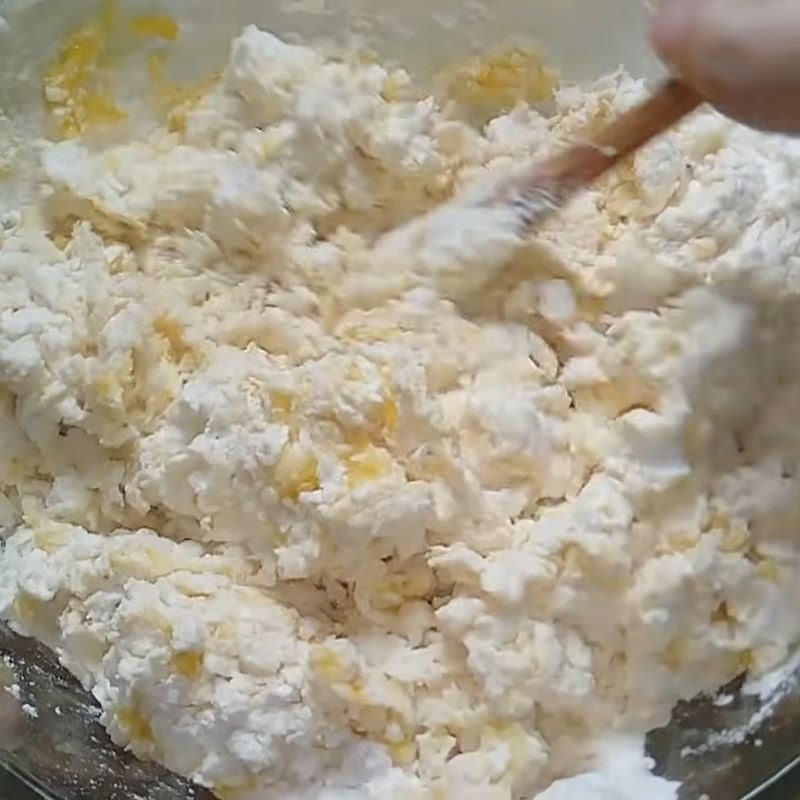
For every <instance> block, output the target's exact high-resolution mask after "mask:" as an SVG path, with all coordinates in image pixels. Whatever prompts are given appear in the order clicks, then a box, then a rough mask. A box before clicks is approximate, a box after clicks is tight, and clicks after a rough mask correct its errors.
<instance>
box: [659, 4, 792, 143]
mask: <svg viewBox="0 0 800 800" xmlns="http://www.w3.org/2000/svg"><path fill="white" fill-rule="evenodd" d="M651 38H652V40H653V44H654V46H655V48H656V50H657V51H658V53H659V55H660V56H661V57H662V58H663V59H664V61H665V62H666V63H667V64H668V65H669V66H670V67H671V69H672V70H673V71H674V72H675V74H676V75H677V76H678V77H680V78H681V79H683V80H684V81H686V82H687V83H689V84H690V85H691V86H693V87H694V88H695V89H696V90H697V91H698V92H700V94H702V95H703V96H704V97H705V98H706V99H707V100H708V101H709V102H710V103H712V104H713V105H715V106H716V107H717V108H719V110H720V111H722V112H723V113H725V114H727V115H729V116H731V117H733V118H734V119H738V120H740V121H741V122H744V123H746V124H748V125H751V126H753V127H756V128H761V129H764V130H774V131H782V132H785V133H800V0H664V2H663V3H662V6H661V9H660V12H659V13H658V14H657V16H656V19H655V22H654V24H653V29H652V34H651Z"/></svg>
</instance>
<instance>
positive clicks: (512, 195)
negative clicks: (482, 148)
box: [482, 79, 704, 229]
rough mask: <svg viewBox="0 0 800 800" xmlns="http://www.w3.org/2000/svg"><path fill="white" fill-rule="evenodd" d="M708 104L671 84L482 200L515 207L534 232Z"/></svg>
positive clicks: (683, 87)
mask: <svg viewBox="0 0 800 800" xmlns="http://www.w3.org/2000/svg"><path fill="white" fill-rule="evenodd" d="M703 102H704V101H703V98H702V97H701V96H700V95H699V94H697V92H695V90H694V89H692V88H691V87H690V86H687V85H686V84H685V83H682V82H681V81H679V80H675V79H673V80H669V81H667V82H666V83H664V84H662V85H661V86H660V87H659V88H658V89H656V91H655V92H653V94H652V95H651V96H650V97H649V98H648V99H647V100H645V101H644V102H642V103H640V104H638V105H636V106H634V107H633V108H631V109H629V110H628V111H626V112H624V113H623V114H621V115H620V116H619V117H618V118H617V120H616V121H615V122H613V123H611V124H610V125H609V126H608V127H607V128H606V129H605V130H604V131H602V132H601V133H600V134H599V135H598V136H596V137H595V138H593V139H592V140H591V141H588V142H585V143H581V144H575V145H573V146H571V147H569V148H568V149H567V150H565V151H564V152H563V153H559V154H558V155H555V156H553V157H551V158H549V159H548V160H546V161H543V162H541V163H538V164H535V165H533V166H531V167H529V168H527V169H525V170H523V171H521V172H519V173H517V174H515V175H514V176H512V177H511V178H509V179H508V180H507V181H504V182H502V183H500V184H498V185H497V187H496V191H495V193H494V195H490V196H488V197H485V198H483V200H482V204H485V205H497V204H504V203H508V204H511V205H513V206H514V207H516V208H517V210H518V212H519V220H520V223H521V224H522V225H523V226H524V227H525V228H527V229H531V228H533V227H535V226H536V225H537V224H539V223H540V222H541V221H542V220H543V219H544V218H545V217H547V216H548V215H549V214H551V213H553V212H554V211H556V210H558V209H559V208H561V207H562V206H563V205H564V204H565V203H566V202H567V201H568V200H569V199H570V198H571V197H572V196H573V195H574V194H576V193H577V192H579V191H580V190H581V189H584V188H586V187H587V186H589V185H590V184H592V183H593V182H594V181H596V180H597V179H598V178H600V177H601V176H602V175H604V174H605V173H606V172H608V171H609V170H610V169H612V168H613V167H614V166H616V165H617V164H618V163H619V162H620V161H622V160H623V159H624V158H626V157H627V156H629V155H631V154H632V153H634V152H636V151H637V150H638V149H639V148H641V147H642V146H644V145H645V144H647V143H648V142H649V141H650V140H651V139H654V138H655V137H656V136H658V135H660V134H662V133H664V132H665V131H667V130H668V129H669V128H671V127H672V126H673V125H675V124H676V123H678V122H680V121H681V120H682V119H683V118H684V117H685V116H687V115H688V114H690V113H691V112H692V111H694V110H695V109H697V108H698V107H699V106H700V105H702V103H703Z"/></svg>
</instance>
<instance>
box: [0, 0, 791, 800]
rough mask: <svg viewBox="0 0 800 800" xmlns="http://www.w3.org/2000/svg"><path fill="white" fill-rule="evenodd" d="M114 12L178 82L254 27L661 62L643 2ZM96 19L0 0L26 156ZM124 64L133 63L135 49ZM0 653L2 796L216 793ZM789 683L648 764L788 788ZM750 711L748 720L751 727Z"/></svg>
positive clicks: (784, 791) (2, 104) (420, 49)
mask: <svg viewBox="0 0 800 800" xmlns="http://www.w3.org/2000/svg"><path fill="white" fill-rule="evenodd" d="M122 5H123V6H127V7H130V8H131V9H136V10H140V9H141V10H143V11H147V12H152V11H154V10H157V11H159V12H162V11H165V12H167V13H169V14H170V15H172V16H173V17H174V18H175V19H176V20H177V21H178V22H179V23H180V24H181V28H182V36H181V37H180V39H179V40H178V41H177V42H176V43H175V44H174V46H172V48H171V52H170V62H169V69H170V71H171V74H172V75H173V76H174V77H176V78H180V79H187V78H191V77H194V76H199V75H206V74H208V73H209V72H212V71H213V70H214V69H216V68H218V67H220V66H221V65H222V63H223V62H224V59H225V55H226V50H227V46H228V43H229V41H230V39H231V38H232V37H233V36H234V35H235V34H236V33H237V32H238V31H239V30H240V29H241V28H242V26H243V25H245V24H247V23H255V24H258V25H260V26H263V27H266V28H269V29H270V30H273V31H275V32H276V33H278V34H279V35H281V36H284V37H287V36H288V37H290V38H291V37H292V36H294V35H297V36H298V37H301V38H302V39H304V40H315V41H323V42H325V43H327V44H329V45H331V46H335V45H336V43H337V42H345V41H352V40H353V38H354V37H355V38H358V39H361V40H362V41H363V43H364V45H365V46H367V47H369V48H370V49H373V50H375V51H377V53H378V54H379V55H380V56H381V58H382V59H383V60H387V61H390V62H398V63H400V64H402V65H403V66H404V67H406V68H407V69H408V70H409V71H411V72H413V73H415V74H416V76H417V77H418V78H421V79H422V80H424V79H425V78H426V76H429V75H431V74H432V73H433V72H435V71H436V70H437V69H438V68H440V67H441V66H442V65H443V63H444V62H446V61H450V60H455V59H458V58H459V57H461V56H464V55H466V54H468V53H472V52H475V51H479V50H483V49H486V48H487V47H489V46H491V45H492V44H494V43H496V42H498V41H502V40H504V39H506V40H507V39H508V38H509V37H508V33H509V32H510V31H514V32H516V33H517V35H519V33H520V32H522V31H524V32H525V38H526V39H532V40H534V41H536V43H537V46H538V47H539V49H540V51H541V52H542V54H543V55H544V56H545V58H546V59H547V61H548V62H550V63H552V64H554V65H556V66H557V67H558V69H559V70H560V72H561V73H562V75H563V76H564V78H565V79H566V80H575V81H580V80H584V79H588V78H591V77H596V76H598V75H600V74H602V73H606V72H609V71H611V70H613V69H615V68H616V67H617V66H619V65H624V66H625V67H626V68H627V69H628V70H629V71H630V72H632V73H634V74H636V75H644V76H653V75H655V74H657V71H658V66H657V64H656V63H655V61H654V60H653V58H652V57H651V56H650V55H649V53H648V51H647V48H646V46H645V36H644V30H645V26H646V19H647V13H648V12H647V9H646V8H645V6H644V5H643V4H642V2H640V0H591V2H587V0H486V2H484V1H483V0H403V2H397V3H394V2H389V0H385V2H376V0H272V1H271V2H264V0H262V1H261V2H256V1H255V0H226V2H224V3H219V2H214V1H213V0H157V3H155V4H153V3H149V2H144V0H142V2H139V1H138V0H131V2H123V3H122ZM95 12H96V8H95V3H94V2H92V0H70V2H63V0H0V15H2V18H3V20H4V22H3V24H2V26H0V76H2V78H0V108H2V109H3V110H4V111H5V113H6V114H7V115H8V117H9V119H10V124H11V126H12V129H13V131H14V134H15V135H16V136H18V137H19V144H20V152H19V155H18V158H19V160H20V161H19V163H23V164H24V160H25V159H26V158H30V159H33V158H35V151H34V148H33V147H32V145H31V142H32V141H33V139H34V138H35V136H36V135H38V134H39V133H40V131H41V125H42V109H41V103H40V86H41V72H42V68H43V66H44V65H45V64H46V63H47V62H48V60H50V59H51V58H52V57H53V54H54V52H55V50H56V48H57V46H58V42H59V41H60V40H61V38H62V37H63V35H64V33H65V32H66V31H68V30H69V29H70V28H71V27H72V26H73V25H75V24H77V23H78V22H79V21H81V20H82V19H84V18H86V17H87V16H88V15H90V14H92V13H95ZM130 58H131V59H132V60H131V61H130V64H134V61H133V59H134V58H135V55H133V54H132V55H131V56H130ZM117 67H118V69H119V73H120V76H121V77H120V80H121V82H122V83H125V81H128V82H129V89H130V93H131V94H134V93H135V86H136V81H137V79H140V78H141V70H137V69H134V68H132V67H130V65H129V67H128V68H127V69H126V57H124V56H123V57H122V58H121V59H120V60H119V63H118V65H117ZM123 94H124V92H123ZM142 124H145V125H146V124H147V121H146V120H142ZM16 172H17V174H19V172H20V170H16ZM26 188H27V187H26V186H25V184H24V178H23V180H22V181H17V182H15V181H14V180H13V179H9V180H5V181H2V182H0V210H2V208H3V206H11V205H12V204H16V203H18V202H19V201H20V198H21V197H22V196H24V192H25V191H26ZM0 655H2V656H4V658H5V661H6V673H7V674H6V675H5V680H6V681H7V682H8V684H9V685H10V686H11V688H12V691H13V693H14V694H15V695H16V696H17V698H18V699H19V701H20V703H22V704H23V707H24V709H25V713H23V715H22V723H21V729H20V730H19V731H18V735H16V736H14V737H10V738H9V740H8V741H6V740H5V739H3V740H2V744H3V745H4V746H7V749H5V750H1V751H0V798H2V800H23V799H24V798H26V797H28V796H30V797H45V798H52V800H79V798H92V800H111V799H112V798H115V799H118V800H123V798H149V800H178V798H187V797H195V798H197V799H198V800H204V799H206V798H208V799H209V800H210V795H209V794H207V793H206V792H205V791H204V790H201V789H196V788H194V787H191V786H190V785H189V784H188V783H187V782H186V781H184V780H182V779H180V778H177V777H175V776H174V775H171V774H169V773H167V772H166V771H165V770H163V769H161V768H159V767H157V766H155V765H153V764H145V763H142V762H139V761H137V760H136V759H135V758H133V757H132V756H130V755H129V754H127V753H125V752H123V751H121V750H120V749H118V748H116V747H115V746H114V745H113V744H111V742H110V741H109V739H108V737H107V736H106V734H105V733H104V731H103V729H102V727H101V725H100V723H99V712H98V710H97V708H96V706H95V704H94V702H93V701H92V699H91V698H90V697H89V696H88V695H87V693H86V692H84V691H83V690H82V689H81V688H80V686H79V685H78V684H77V682H76V681H75V680H74V679H73V678H72V677H71V676H70V675H69V674H68V673H67V672H66V671H65V670H64V669H63V668H61V667H60V666H59V664H58V662H57V660H56V658H55V657H54V656H53V655H52V654H51V653H50V652H49V651H48V650H47V649H46V648H44V647H42V646H41V645H39V644H37V643H35V642H33V641H30V640H25V639H22V638H21V637H18V636H17V635H15V634H14V633H12V632H11V631H10V630H9V629H8V628H6V627H5V626H2V625H0ZM797 672H798V674H800V671H797ZM0 677H3V676H0ZM793 679H794V675H793V674H792V673H787V683H786V686H788V687H789V688H788V689H787V688H786V686H785V687H784V691H782V692H780V693H779V695H778V697H777V699H773V700H770V701H769V702H767V703H766V704H765V705H764V701H763V700H762V699H760V698H759V697H757V696H753V695H748V694H747V693H744V692H742V691H741V687H740V686H736V685H735V686H731V687H726V688H725V689H724V690H722V691H721V692H720V694H719V696H717V697H705V698H699V699H696V700H695V701H693V702H691V703H686V704H684V705H682V706H680V707H678V708H677V709H676V710H675V713H674V716H673V720H672V723H671V724H670V726H669V727H667V728H664V729H662V730H658V731H654V732H653V733H652V734H651V736H650V739H649V743H648V747H649V751H650V753H651V755H652V756H653V757H654V759H655V760H656V762H657V765H658V768H657V771H658V772H659V773H663V774H666V775H667V776H669V777H671V778H675V779H678V780H681V781H683V782H684V786H683V789H682V790H681V797H684V798H700V797H702V796H703V795H707V796H708V797H709V798H712V800H733V799H734V798H757V797H758V798H767V797H768V796H769V797H771V798H777V797H785V798H790V797H796V796H797V795H798V794H800V778H794V779H793V777H792V768H793V766H794V764H795V763H798V762H800V690H796V691H795V690H793V689H792V688H791V687H792V686H793V685H794V683H793ZM762 706H763V707H762ZM759 711H760V713H759ZM754 715H755V718H756V720H757V722H756V723H755V724H753V725H750V726H749V727H746V723H747V722H748V721H751V720H752V719H753V718H754ZM731 731H734V733H731ZM736 731H739V732H738V733H736ZM709 742H710V743H711V744H709ZM793 784H794V789H793ZM776 792H778V793H776ZM576 800H577V799H576Z"/></svg>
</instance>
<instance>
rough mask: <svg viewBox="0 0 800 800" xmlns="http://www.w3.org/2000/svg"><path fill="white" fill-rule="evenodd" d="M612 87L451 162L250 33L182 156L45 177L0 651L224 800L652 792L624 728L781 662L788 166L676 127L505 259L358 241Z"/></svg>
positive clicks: (793, 388)
mask: <svg viewBox="0 0 800 800" xmlns="http://www.w3.org/2000/svg"><path fill="white" fill-rule="evenodd" d="M642 91H643V89H642V87H641V85H640V84H639V83H637V82H635V81H632V80H630V79H628V78H627V77H615V78H613V79H606V80H603V81H600V82H599V83H598V84H597V85H595V86H593V87H590V88H588V89H587V90H585V91H583V90H578V89H563V90H560V91H558V92H557V93H556V96H555V107H556V112H555V114H554V115H553V116H552V117H551V118H544V117H542V116H541V115H540V114H538V113H537V112H535V111H533V110H531V109H529V108H527V107H524V106H522V107H519V108H517V109H515V110H514V111H512V112H511V113H510V114H508V115H505V116H501V117H499V118H497V119H495V120H493V121H492V122H491V123H490V124H489V125H488V126H487V127H486V129H485V130H484V131H477V130H474V129H472V128H470V127H468V126H467V125H466V124H464V123H462V122H460V121H458V120H457V119H455V118H452V117H451V116H450V115H449V113H448V111H447V109H446V108H444V107H443V106H442V104H441V103H439V102H437V101H436V100H434V99H432V98H426V97H419V96H418V95H417V93H416V92H415V91H414V89H413V87H411V86H410V85H409V81H408V80H407V78H406V76H405V75H404V74H403V73H401V72H387V71H386V70H385V69H383V68H382V67H380V66H378V65H376V64H372V63H366V62H361V61H353V62H341V63H333V62H331V61H327V60H325V59H323V57H322V56H320V55H319V54H317V53H315V52H314V51H312V50H310V49H307V48H304V47H299V46H290V45H287V44H284V43H283V42H281V41H279V40H278V39H276V38H275V37H273V36H271V35H270V34H268V33H264V32H260V31H257V30H255V29H249V30H247V31H246V32H245V33H244V34H243V36H242V37H241V38H240V39H238V40H237V41H236V42H235V43H234V45H233V49H232V54H231V59H230V64H229V66H228V68H227V71H226V73H225V75H224V78H223V79H222V81H221V82H220V83H219V85H218V86H217V87H216V88H213V89H212V90H211V91H210V92H209V93H208V94H207V95H206V96H205V98H204V99H202V100H201V101H200V102H199V104H197V105H196V106H195V107H194V108H193V109H192V110H191V111H189V112H188V113H187V114H186V116H185V119H182V120H180V121H178V122H176V123H175V124H174V125H173V128H174V130H172V131H168V130H166V129H164V130H160V131H158V132H156V133H154V134H153V135H151V136H149V137H148V138H146V139H144V140H139V141H132V142H130V143H128V144H125V145H119V146H115V147H113V148H107V149H105V150H100V151H98V150H92V149H90V148H89V147H88V146H87V145H85V144H83V143H81V142H80V141H79V140H72V141H68V142H63V143H58V144H53V145H49V146H47V147H46V148H45V150H44V155H43V163H44V170H45V173H46V176H47V177H46V182H47V184H48V186H49V187H50V191H49V193H48V194H47V195H46V196H45V197H44V199H43V200H42V204H41V208H40V209H39V213H37V214H34V213H32V212H31V211H28V212H26V213H25V214H22V215H21V216H20V217H19V218H18V219H17V220H16V221H15V220H13V219H12V220H11V221H9V223H8V226H7V228H8V229H7V230H5V231H4V232H3V234H2V248H1V249H0V386H1V388H0V453H2V457H0V486H2V490H3V495H2V500H1V501H0V522H2V524H3V526H4V527H5V529H6V532H7V539H6V543H5V548H4V550H3V551H2V553H0V614H2V616H3V617H4V618H7V619H9V620H11V621H12V623H13V624H14V626H15V627H16V628H17V629H19V630H21V631H24V632H26V633H30V634H33V635H35V636H37V637H38V638H40V639H42V640H43V641H45V642H47V643H48V644H49V645H50V646H52V647H53V648H55V649H56V650H57V652H58V653H59V655H60V657H61V658H62V660H63V661H64V663H65V664H66V665H67V666H68V667H69V668H70V669H71V670H73V671H74V672H75V674H76V675H78V676H79V677H80V679H81V680H82V681H83V682H84V684H85V685H86V686H87V687H89V688H91V690H92V691H93V693H94V695H95V697H97V699H98V700H99V702H100V703H101V705H102V707H103V709H104V717H103V719H104V722H105V724H106V725H107V726H108V728H109V730H110V731H111V734H112V735H113V737H114V738H115V740H117V741H118V742H120V743H124V744H126V745H128V746H130V747H131V748H132V749H133V750H134V752H136V753H137V754H138V755H140V756H142V757H148V758H153V759H157V760H159V761H161V762H163V763H164V764H166V765H167V766H169V767H170V768H172V769H174V770H176V771H178V772H180V773H182V774H185V775H187V776H190V777H192V778H193V779H195V780H196V781H198V782H200V783H202V784H203V785H206V786H209V787H211V788H212V789H213V790H214V791H215V792H216V793H217V794H218V795H219V796H220V797H221V798H224V799H225V800H228V799H229V798H237V800H238V799H239V798H242V799H244V800H256V798H258V800H279V799H280V800H312V799H313V800H356V799H359V800H361V799H362V798H363V799H364V800H366V799H368V798H375V799H376V800H377V798H380V799H381V800H388V798H397V799H398V800H399V799H400V798H402V799H403V800H520V798H525V799H526V800H528V799H529V798H534V797H540V798H541V800H555V799H556V798H567V797H569V798H572V797H576V796H580V797H581V798H588V797H592V798H594V797H597V798H603V800H612V799H615V800H616V799H621V800H627V799H628V798H634V797H636V798H639V797H644V796H647V797H653V798H656V797H657V798H659V799H660V798H669V797H673V796H675V787H674V786H672V785H670V784H668V783H666V782H665V781H662V780H659V779H655V778H652V777H650V776H649V774H648V772H647V766H648V765H647V763H646V762H645V761H644V759H643V758H642V755H641V746H642V740H643V735H644V733H645V732H646V731H647V730H648V729H649V728H651V727H654V726H657V725H660V724H662V723H663V722H664V721H665V720H666V719H667V717H668V715H669V711H670V709H671V708H672V706H673V705H674V703H675V702H676V701H677V700H679V699H681V698H688V697H691V696H693V695H694V694H695V693H696V692H698V691H701V690H713V689H716V688H717V687H719V686H721V685H724V684H725V683H726V682H728V681H729V680H731V679H732V678H734V677H735V676H736V675H737V674H739V673H741V672H742V671H743V670H745V669H749V670H751V671H752V673H753V674H762V673H765V672H767V671H769V670H771V669H772V668H774V667H776V666H778V665H779V664H781V663H782V662H783V661H784V660H785V659H786V657H787V655H788V653H789V652H790V649H791V648H792V647H793V646H794V645H795V644H796V643H797V642H798V640H799V639H800V615H798V614H797V613H796V609H797V608H798V603H800V546H798V544H797V539H796V535H795V533H796V531H797V529H798V525H799V524H800V504H798V497H800V485H798V484H800V471H798V467H799V466H800V426H798V425H797V424H796V423H797V413H798V412H797V409H798V408H800V370H798V368H797V364H798V363H800V336H798V335H797V331H798V326H799V325H800V301H799V300H798V297H800V295H798V288H800V281H799V280H798V277H799V276H800V272H798V267H799V266H800V261H798V256H797V253H798V252H800V180H798V178H800V144H798V143H796V142H791V141H788V140H785V139H781V138H776V137H768V136H764V135H760V134H756V133H753V132H749V131H747V130H744V129H742V128H740V127H737V126H735V125H733V124H732V123H729V122H727V121H725V120H723V119H721V118H719V117H717V116H716V115H714V114H712V113H710V112H708V113H702V114H699V115H698V116H696V117H695V118H693V119H692V120H691V121H689V122H687V123H686V124H685V125H683V126H682V127H681V129H680V130H679V131H677V132H676V133H674V134H670V135H669V136H667V137H665V138H664V139H662V140H661V141H659V142H657V143H656V144H655V145H653V146H652V147H650V148H648V150H647V151H646V152H644V153H642V154H641V155H640V156H638V157H637V158H636V159H635V161H633V162H632V163H631V164H630V165H629V166H626V167H624V168H622V169H620V170H619V171H617V172H615V173H614V174H613V175H612V176H610V177H609V178H608V179H606V181H605V182H604V183H603V184H602V185H601V186H600V187H599V188H598V189H597V190H596V191H594V192H591V193H588V194H586V195H585V196H583V197H582V198H580V199H579V200H577V201H576V202H574V203H573V204H572V205H571V206H570V207H569V208H568V209H567V210H566V211H564V212H563V213H561V214H560V215H559V216H558V217H557V218H556V219H554V220H553V221H552V222H551V223H550V224H549V225H548V226H547V228H546V229H545V230H543V231H542V232H541V234H540V235H539V237H538V238H530V239H528V240H526V241H524V242H523V241H516V239H515V238H514V239H513V240H512V241H506V240H505V239H504V238H503V237H498V238H497V239H494V240H492V245H493V248H494V247H495V246H496V248H497V249H493V250H492V252H491V253H489V254H488V255H487V254H486V253H485V252H484V251H478V250H477V249H476V248H477V247H479V246H483V244H485V242H486V239H485V238H484V237H483V236H475V235H474V229H472V227H471V226H472V224H473V222H476V221H475V220H472V219H471V220H464V219H461V218H459V217H458V215H455V216H454V217H448V218H446V219H444V221H443V222H442V225H443V226H444V227H441V226H440V227H439V228H437V229H436V230H435V231H434V233H435V237H434V238H435V243H436V247H435V248H433V247H432V246H431V241H432V240H431V239H430V238H428V237H427V235H423V236H421V237H420V238H413V237H412V240H408V239H406V240H404V242H405V243H404V244H403V247H400V246H399V245H398V246H387V243H389V245H391V243H392V242H395V244H396V243H397V239H396V238H393V237H388V238H382V239H380V244H379V245H378V246H377V247H375V248H373V246H372V245H373V243H374V242H375V241H376V240H378V239H379V238H380V237H381V236H382V235H383V234H385V233H386V232H387V231H389V230H391V229H393V228H395V227H397V226H399V225H401V224H403V223H405V222H408V221H409V220H411V219H413V218H414V217H415V216H416V215H418V214H420V213H423V212H426V211H428V210H430V209H432V208H434V207H435V206H436V205H437V204H438V203H439V202H441V201H443V200H446V199H447V198H449V197H451V196H452V194H453V193H454V191H455V190H456V189H458V188H461V187H463V186H466V185H468V184H471V183H472V182H473V181H480V180H482V179H485V178H487V177H489V176H495V175H498V174H500V173H501V172H503V171H504V170H506V169H509V168H513V167H514V166H515V165H518V164H520V163H523V162H524V161H525V160H526V159H529V158H532V157H539V156H541V155H543V154H546V153H548V152H550V151H552V150H553V149H554V148H556V147H558V146H560V144H562V143H563V142H564V141H566V140H568V139H570V138H572V137H575V136H578V135H581V134H582V133H583V132H585V131H586V130H587V129H591V127H592V125H597V124H599V123H600V122H601V121H603V120H605V119H607V118H608V117H609V115H610V114H612V113H613V112H614V110H616V109H620V108H624V107H625V106H626V105H628V104H629V103H631V102H633V101H634V100H635V99H636V98H637V97H639V96H640V94H641V92H642ZM436 219H439V220H440V222H441V221H442V218H440V217H439V218H436ZM477 222H479V223H480V224H482V225H486V224H488V223H486V221H485V220H477ZM431 230H433V229H430V230H429V233H430V232H431ZM470 235H471V236H472V238H470V239H469V240H467V239H464V238H462V237H467V236H470ZM409 241H411V243H410V244H409ZM465 242H468V243H467V244H465ZM476 253H477V255H476ZM478 256H479V257H478ZM487 260H491V261H492V263H491V264H489V263H486V262H487ZM489 267H491V269H489ZM612 733H613V736H611V734H612ZM609 740H611V743H609ZM612 745H613V747H612Z"/></svg>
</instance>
